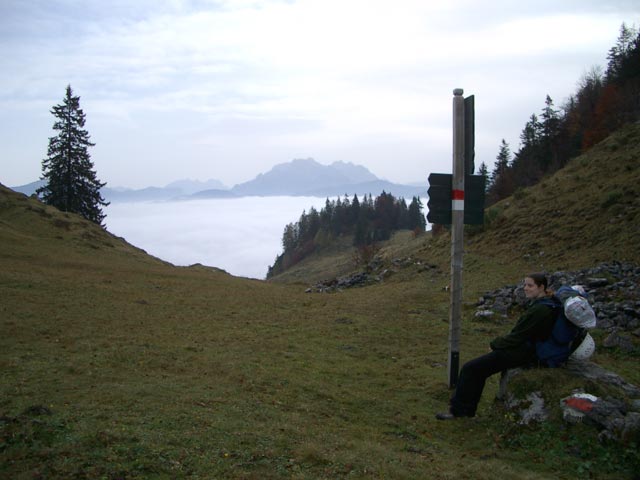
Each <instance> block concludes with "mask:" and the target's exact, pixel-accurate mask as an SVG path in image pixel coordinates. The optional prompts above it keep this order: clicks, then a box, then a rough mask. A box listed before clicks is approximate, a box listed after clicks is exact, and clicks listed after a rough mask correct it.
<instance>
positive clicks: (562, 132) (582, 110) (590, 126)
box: [479, 23, 640, 205]
mask: <svg viewBox="0 0 640 480" xmlns="http://www.w3.org/2000/svg"><path fill="white" fill-rule="evenodd" d="M607 59H608V65H607V69H606V72H605V73H604V74H603V73H602V70H601V69H599V68H593V69H592V70H591V71H589V72H588V73H587V74H585V75H584V76H583V78H582V79H581V80H580V82H579V84H578V90H577V92H576V93H575V94H574V95H572V96H570V97H569V99H568V100H567V101H566V103H565V104H564V105H563V106H562V107H561V108H560V109H556V108H555V106H554V104H553V100H552V99H551V97H550V96H549V95H547V96H546V99H545V106H544V107H543V109H542V111H541V112H540V115H539V116H538V115H536V114H532V115H531V117H529V120H528V121H527V123H526V124H525V127H524V129H523V130H522V133H521V134H520V149H519V150H518V151H517V152H515V153H513V154H512V152H511V149H510V146H509V144H508V143H507V142H506V141H505V140H504V139H503V140H502V142H501V144H500V147H499V151H498V155H497V157H496V162H495V164H494V168H493V171H492V172H491V174H489V172H488V168H487V166H486V164H484V163H483V164H482V165H481V166H480V172H479V173H480V174H481V175H485V176H486V177H487V180H488V181H487V200H486V204H487V205H491V204H492V203H495V202H497V201H499V200H501V199H503V198H506V197H508V196H510V195H511V194H513V192H514V191H515V190H516V189H518V188H521V187H527V186H530V185H533V184H535V183H537V182H538V181H539V180H540V179H541V178H542V177H543V176H545V175H548V174H551V173H553V172H555V171H557V170H559V169H560V168H562V167H563V166H564V165H566V164H567V162H568V161H569V160H570V159H571V158H574V157H576V156H578V155H580V154H582V153H584V152H585V151H587V150H589V149H590V148H591V147H592V146H593V145H595V144H596V143H598V142H600V141H601V140H604V139H605V138H606V137H607V136H608V135H610V134H611V133H613V132H614V131H616V130H617V129H619V128H620V127H622V126H623V125H625V124H626V123H629V122H634V121H638V120H639V119H640V31H638V30H637V29H635V28H629V27H627V26H626V25H625V24H624V23H623V24H622V26H621V28H620V35H619V37H618V40H617V42H616V45H614V46H613V47H612V48H611V49H610V50H609V54H608V56H607Z"/></svg>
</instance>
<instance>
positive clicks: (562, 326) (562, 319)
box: [536, 286, 584, 368]
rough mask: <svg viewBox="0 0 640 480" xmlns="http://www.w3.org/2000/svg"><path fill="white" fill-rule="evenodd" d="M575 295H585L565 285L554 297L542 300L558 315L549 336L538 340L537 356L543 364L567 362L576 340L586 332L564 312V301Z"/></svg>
mask: <svg viewBox="0 0 640 480" xmlns="http://www.w3.org/2000/svg"><path fill="white" fill-rule="evenodd" d="M575 296H581V297H584V295H583V294H582V293H580V292H578V291H577V290H574V289H573V288H571V287H567V286H563V287H560V288H559V289H558V291H557V292H556V294H555V295H554V296H553V297H550V298H545V299H542V300H540V303H542V304H543V305H548V306H550V307H551V308H552V309H553V312H554V315H555V317H556V321H555V323H554V324H553V329H552V330H551V335H550V336H549V338H547V339H546V340H542V341H539V342H536V356H537V357H538V360H539V361H540V364H541V365H544V366H547V367H551V368H557V367H560V366H562V365H563V364H564V363H566V361H567V359H568V358H569V355H571V352H572V351H573V349H572V345H573V343H574V340H576V339H577V338H578V336H579V335H580V334H581V333H583V332H584V330H583V329H582V328H580V327H578V326H577V325H575V324H574V323H572V322H571V321H570V320H569V319H568V318H567V316H566V315H565V313H564V302H565V301H566V300H568V299H569V298H572V297H575Z"/></svg>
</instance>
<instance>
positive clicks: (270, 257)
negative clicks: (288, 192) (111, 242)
mask: <svg viewBox="0 0 640 480" xmlns="http://www.w3.org/2000/svg"><path fill="white" fill-rule="evenodd" d="M325 201H326V198H317V197H243V198H233V199H228V198H224V199H207V200H189V201H169V202H130V203H129V202H122V203H120V202H118V203H116V202H114V203H112V204H111V205H109V206H108V207H106V208H105V209H104V213H105V214H106V215H107V218H106V220H105V223H106V225H107V230H109V232H111V233H112V234H114V235H117V236H119V237H123V238H125V239H126V240H127V242H129V243H130V244H132V245H135V246H136V247H139V248H142V249H144V250H146V251H147V253H149V254H151V255H153V256H155V257H158V258H160V259H162V260H165V261H167V262H170V263H172V264H174V265H180V266H186V265H193V264H195V263H201V264H203V265H207V266H211V267H217V268H221V269H223V270H226V271H227V272H229V273H231V274H232V275H235V276H240V277H250V278H259V279H263V278H265V276H266V274H267V269H268V267H269V265H273V262H274V260H275V258H276V256H277V255H279V254H280V253H282V233H283V231H284V227H285V226H286V225H287V224H288V223H293V222H297V221H298V220H299V219H300V215H301V214H302V212H303V211H305V210H306V211H307V212H308V211H309V209H310V208H311V207H312V206H313V207H315V208H316V209H317V210H318V211H320V210H321V209H322V208H323V207H324V205H325Z"/></svg>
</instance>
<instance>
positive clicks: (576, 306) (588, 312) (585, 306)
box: [564, 296, 596, 328]
mask: <svg viewBox="0 0 640 480" xmlns="http://www.w3.org/2000/svg"><path fill="white" fill-rule="evenodd" d="M564 314H565V315H566V316H567V318H568V319H569V321H570V322H571V323H573V324H574V325H577V326H578V327H581V328H593V327H595V326H596V314H595V312H594V311H593V308H591V305H589V302H588V301H587V299H586V298H583V297H579V296H576V297H571V298H569V299H567V301H566V302H564Z"/></svg>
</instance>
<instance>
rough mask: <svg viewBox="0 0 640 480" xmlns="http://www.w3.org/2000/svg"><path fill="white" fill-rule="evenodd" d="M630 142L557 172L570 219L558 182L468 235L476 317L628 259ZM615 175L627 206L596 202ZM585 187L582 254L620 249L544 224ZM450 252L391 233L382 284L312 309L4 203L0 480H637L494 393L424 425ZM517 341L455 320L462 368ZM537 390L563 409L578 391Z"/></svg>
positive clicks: (63, 217) (35, 209) (437, 402)
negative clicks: (562, 274) (490, 345)
mask: <svg viewBox="0 0 640 480" xmlns="http://www.w3.org/2000/svg"><path fill="white" fill-rule="evenodd" d="M634 128H635V127H634ZM629 131H630V132H631V134H629V133H623V135H637V134H638V132H637V128H636V130H633V129H631V130H629ZM629 131H627V132H629ZM623 138H625V137H619V139H618V140H617V142H618V145H619V146H618V147H617V149H616V150H613V148H614V147H612V146H611V145H610V144H608V143H607V142H609V141H613V140H612V139H610V140H608V141H607V142H605V144H603V145H602V146H600V147H598V149H599V152H600V153H599V155H609V153H610V154H611V156H610V159H611V163H612V164H613V163H615V161H617V160H615V159H616V158H618V157H617V156H616V155H618V156H621V157H623V158H625V159H627V160H624V163H622V164H621V166H620V169H621V170H622V171H621V172H620V174H619V175H617V174H616V175H614V172H615V171H616V169H618V166H616V167H614V166H613V165H609V167H608V168H605V169H604V170H603V171H604V172H608V174H606V175H605V174H602V173H600V174H599V173H597V172H599V171H600V170H596V168H598V169H599V168H600V167H596V166H594V165H592V162H590V161H588V160H584V158H583V159H578V160H577V164H579V165H581V166H583V167H584V168H583V169H581V170H579V172H574V173H571V172H570V171H569V170H566V171H565V172H560V173H559V174H558V175H566V176H567V177H566V178H567V182H569V180H571V181H575V187H574V189H575V190H576V192H575V195H576V197H575V198H574V199H573V202H574V203H572V206H571V208H564V206H563V205H561V204H559V203H558V201H557V200H555V198H559V199H564V198H567V199H569V197H562V195H569V194H570V192H571V190H572V189H571V188H566V187H565V188H559V187H558V188H556V187H554V183H553V182H555V181H556V180H554V179H549V180H548V181H547V186H546V187H545V186H544V185H540V186H538V187H534V188H532V189H529V190H528V191H526V192H522V193H520V194H519V195H517V196H516V197H514V198H513V199H511V200H509V201H508V202H503V203H502V204H501V205H497V206H496V207H494V208H499V209H500V210H499V212H498V213H497V214H495V215H494V217H493V218H492V220H491V223H490V225H489V226H488V227H487V229H486V231H484V232H480V233H476V234H474V235H473V236H470V237H469V239H468V244H467V253H466V256H465V299H466V300H467V302H471V301H473V299H474V298H475V297H476V296H477V295H478V294H479V293H482V292H483V291H485V290H489V289H493V288H496V287H498V286H500V285H503V284H504V283H513V282H515V281H517V280H519V279H520V277H521V275H522V273H523V271H525V270H526V269H529V268H533V267H539V266H541V265H544V266H545V267H547V268H551V267H554V268H555V267H556V266H567V267H569V266H573V265H576V266H577V265H587V264H589V263H590V262H591V261H594V260H597V259H602V260H608V259H627V260H636V259H637V245H635V244H634V242H633V238H632V236H631V233H632V232H633V229H634V228H637V227H636V226H635V225H633V224H634V222H633V221H631V220H630V219H631V216H632V215H635V211H636V210H635V209H636V208H637V203H634V202H636V200H635V199H634V200H631V201H629V202H628V201H627V199H626V196H625V192H627V189H632V188H634V189H635V188H636V187H635V184H637V181H635V184H634V183H633V182H632V180H633V179H634V178H635V179H636V180H637V168H635V167H637V158H638V157H637V155H636V154H635V153H633V154H632V153H628V152H636V150H635V149H636V148H637V144H638V141H637V138H638V137H634V138H636V140H632V138H631V137H629V138H630V139H629V141H627V143H626V144H623V141H624V140H623ZM607 152H609V153H607ZM636 153H637V152H636ZM585 158H587V157H585ZM580 162H584V163H585V165H582V164H581V163H580ZM621 162H623V160H621ZM634 162H635V163H634ZM626 165H629V166H631V167H632V168H631V170H627V166H626ZM634 166H635V167H634ZM591 169H594V172H593V173H591ZM567 172H568V173H567ZM625 172H626V173H625ZM591 175H593V177H591ZM614 176H616V178H618V183H619V185H618V186H617V187H616V188H617V190H618V191H619V192H621V195H618V194H613V195H609V193H610V192H606V191H604V190H603V189H607V188H610V185H613V183H610V182H614V181H613V180H611V178H613V177H614ZM579 177H580V178H583V179H592V180H590V181H589V182H585V183H584V185H582V186H580V183H579V180H580V178H579ZM555 178H562V177H555ZM626 179H628V180H629V181H628V183H627V181H626ZM557 182H558V184H560V183H561V182H562V180H557ZM598 182H603V187H602V188H600V187H599V186H598ZM614 183H615V182H614ZM586 191H589V192H591V193H590V194H591V195H594V198H593V200H589V202H591V203H590V204H589V205H592V206H593V208H595V207H597V210H593V209H592V210H589V209H588V208H587V209H579V210H577V211H578V213H582V212H584V211H586V212H587V213H585V214H583V215H581V216H580V218H581V219H582V220H581V223H580V226H581V227H580V228H581V229H582V230H581V231H579V232H576V233H574V234H573V235H572V236H570V238H571V239H575V238H579V239H582V240H584V239H586V238H591V237H587V236H586V235H585V234H584V232H587V231H590V229H591V226H592V225H593V232H594V233H593V235H594V236H593V238H600V237H596V235H601V233H600V230H602V229H607V231H609V232H610V236H609V238H607V240H606V245H605V246H601V245H599V244H597V243H594V244H593V245H592V244H591V243H589V242H587V243H584V242H583V243H584V249H582V250H581V252H578V253H574V251H573V250H572V249H570V248H569V244H568V243H565V241H564V240H562V239H563V238H564V237H563V236H564V235H565V234H564V233H558V231H557V230H554V229H552V227H551V226H550V225H549V221H543V220H542V219H537V218H536V217H537V216H536V215H535V213H536V212H538V215H543V213H542V212H543V209H551V208H554V209H556V210H557V211H560V212H565V210H567V211H570V212H574V211H576V209H578V208H579V207H580V205H581V204H580V203H575V202H576V199H577V198H578V194H579V193H580V192H586ZM611 191H613V190H611ZM634 191H635V190H634ZM552 192H553V195H558V196H559V197H553V198H551V195H552ZM583 197H584V195H580V198H583ZM587 197H588V196H587ZM537 198H540V199H545V202H529V201H530V200H532V199H537ZM589 198H590V197H589ZM549 202H551V203H549ZM528 205H535V207H531V208H535V209H539V210H534V211H529V210H527V212H526V213H523V211H524V209H525V208H527V206H528ZM556 210H550V211H552V212H555V211H556ZM544 211H546V210H544ZM612 211H615V212H617V213H616V216H615V217H613V220H612V221H611V222H610V219H609V218H607V220H606V221H603V217H604V214H605V213H610V212H612ZM568 215H569V213H566V214H565V213H558V214H556V213H554V215H553V221H554V222H557V221H558V220H559V219H560V218H561V216H568ZM633 218H635V216H634V217H633ZM596 224H597V226H596ZM616 227H617V228H616ZM515 228H519V229H520V230H519V231H516V230H513V229H515ZM535 229H545V230H544V237H549V238H551V237H552V236H553V237H552V238H553V242H547V241H545V239H544V238H542V235H538V233H542V231H540V232H538V231H536V234H535V235H532V234H531V231H532V230H535ZM546 229H548V230H546ZM511 230H513V231H511ZM627 230H629V232H628V233H627V232H626V231H627ZM500 232H502V233H500ZM616 232H622V233H620V235H616V236H615V237H613V236H612V235H614V233H616ZM567 235H568V234H567ZM625 235H629V237H628V239H625V238H627V237H625ZM534 242H539V245H534V244H533V243H534ZM448 248H449V246H448V239H447V238H446V235H443V236H440V237H437V238H431V237H429V236H424V237H418V238H411V237H410V236H407V237H406V238H401V237H398V238H396V239H394V241H392V242H391V243H389V244H388V245H386V246H385V248H384V249H383V250H382V251H381V254H382V255H383V257H384V259H385V261H386V262H388V263H389V265H392V266H393V260H394V259H397V258H402V259H404V261H403V262H401V265H400V266H396V267H394V269H393V273H392V274H391V275H390V276H389V277H388V278H386V279H385V281H384V282H382V283H380V284H377V285H373V286H370V287H366V288H359V289H351V290H348V291H344V292H339V293H336V294H330V295H329V294H305V293H304V290H305V287H304V286H303V285H300V284H299V283H294V284H280V283H271V282H261V281H256V280H248V279H239V278H235V277H232V276H230V275H228V274H226V273H224V272H222V271H219V270H216V269H211V268H205V267H189V268H184V267H174V266H172V265H169V264H166V263H164V262H161V261H159V260H158V259H155V258H153V257H150V256H148V255H146V254H145V253H144V252H143V251H141V250H139V249H137V248H135V247H133V246H131V245H128V244H127V243H126V242H124V240H122V239H119V238H117V237H114V236H112V235H110V234H109V233H108V232H105V231H103V230H102V229H100V228H99V227H96V226H95V225H92V224H90V223H87V222H85V221H84V220H82V219H80V218H78V217H77V216H75V215H71V214H65V213H61V212H58V211H57V210H55V209H52V208H49V207H45V206H43V205H42V204H40V203H39V202H37V201H36V200H33V199H30V198H26V197H24V196H22V195H19V194H15V193H14V192H12V191H10V190H8V189H6V188H4V187H2V186H0V331H1V332H2V335H0V369H1V371H2V380H1V381H0V478H17V479H20V478H24V479H27V478H28V479H32V478H108V479H116V478H167V479H169V478H243V479H244V478H256V479H263V478H309V479H311V478H332V479H333V478H394V479H398V478H406V479H424V478H439V479H447V478H451V479H453V478H455V479H465V478H466V479H494V478H522V479H556V478H576V476H578V475H591V476H592V477H594V478H611V479H613V478H633V477H632V475H633V472H634V469H635V471H637V468H638V464H637V452H636V454H635V457H634V453H633V452H634V451H633V450H631V453H629V452H630V448H631V447H629V446H627V447H618V446H606V445H600V444H599V443H598V442H597V440H595V437H594V436H593V435H592V432H591V431H589V430H588V429H587V428H586V427H584V426H582V425H577V426H575V428H571V429H567V428H566V427H563V426H561V423H558V424H555V423H554V424H552V425H551V426H548V427H518V426H517V425H515V424H514V422H513V421H512V419H510V418H508V417H505V415H504V412H502V411H501V409H500V408H498V407H494V406H493V405H492V401H493V394H494V393H495V390H496V381H495V379H492V380H491V381H490V382H489V384H488V386H487V392H486V395H485V396H484V398H483V401H482V404H481V406H480V415H479V417H477V418H475V419H468V420H461V421H456V422H449V423H446V422H445V423H441V422H438V421H436V420H435V419H434V417H433V415H434V413H435V412H437V411H439V410H442V409H444V408H446V403H447V399H448V396H449V391H448V390H447V388H446V377H447V372H446V358H447V337H448V300H449V294H448V292H447V291H446V286H447V285H448V282H449V270H448V269H449V267H448V263H449V260H448ZM607 248H609V249H612V248H613V249H615V255H614V251H613V250H611V251H610V255H608V256H607V254H606V253H607ZM541 251H544V255H540V252H541ZM579 253H581V254H579ZM324 261H325V262H326V261H327V260H326V259H324ZM323 268H324V269H327V270H330V268H329V267H326V266H325V267H323ZM295 281H297V282H299V281H304V278H303V277H299V278H297V279H296V280H295ZM465 316H466V317H471V316H472V308H471V306H467V307H465ZM506 329H508V325H507V324H505V325H500V324H491V323H486V322H485V323H476V322H473V321H470V320H469V319H468V318H465V321H464V325H463V340H462V344H461V351H462V361H465V360H466V359H468V358H470V357H472V356H475V355H477V354H479V353H482V352H484V351H485V350H486V348H487V347H486V344H487V341H488V339H490V338H491V337H493V336H495V335H497V334H499V333H502V332H504V331H505V330H506ZM598 355H599V357H598V358H599V359H602V360H604V361H607V362H608V363H609V364H611V365H615V364H616V362H620V363H622V362H628V363H630V362H632V361H633V359H631V361H627V360H626V359H624V358H622V359H618V358H614V357H611V358H609V357H607V356H606V354H604V353H598ZM625 368H626V367H625ZM542 375H548V376H547V377H545V378H544V379H543V381H545V382H546V383H547V384H548V385H555V386H556V388H557V389H558V391H559V394H561V393H562V392H563V391H565V390H567V389H570V388H572V387H574V386H575V385H573V384H572V382H571V381H570V379H568V378H567V377H566V376H564V375H565V374H564V373H563V372H561V371H553V372H547V373H545V372H543V373H542ZM630 380H632V381H634V380H637V379H633V378H631V379H630ZM567 393H568V392H567ZM634 458H635V460H634ZM634 462H635V463H634Z"/></svg>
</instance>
